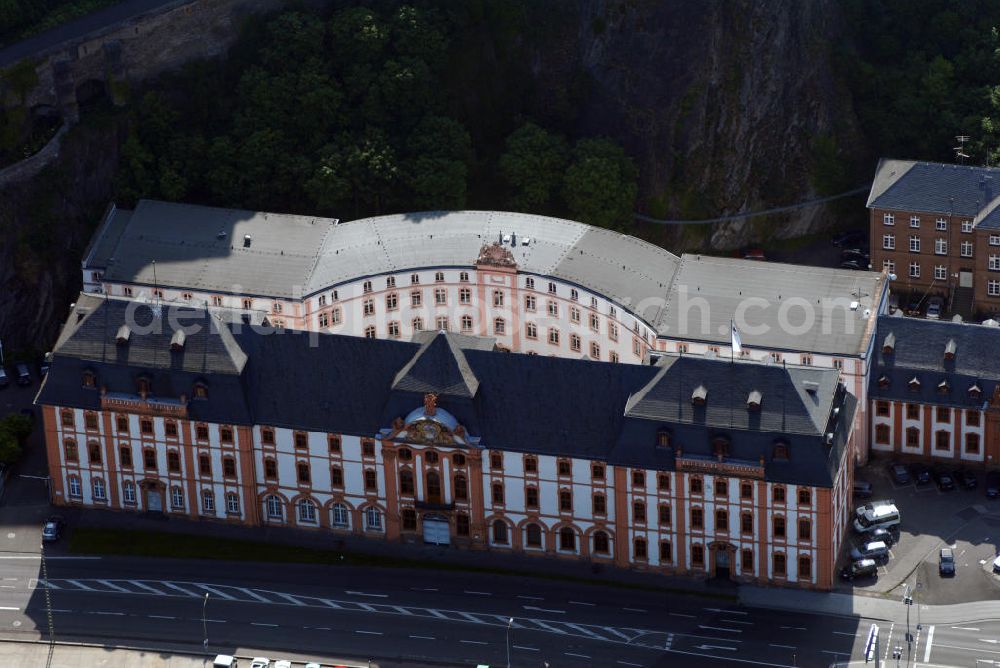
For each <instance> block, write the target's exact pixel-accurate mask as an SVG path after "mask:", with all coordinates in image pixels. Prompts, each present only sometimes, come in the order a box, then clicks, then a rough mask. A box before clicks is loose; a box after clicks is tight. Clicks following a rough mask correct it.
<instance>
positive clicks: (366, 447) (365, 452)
mask: <svg viewBox="0 0 1000 668" xmlns="http://www.w3.org/2000/svg"><path fill="white" fill-rule="evenodd" d="M361 456H362V457H374V456H375V442H374V441H361Z"/></svg>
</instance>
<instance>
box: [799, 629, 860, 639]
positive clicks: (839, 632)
mask: <svg viewBox="0 0 1000 668" xmlns="http://www.w3.org/2000/svg"><path fill="white" fill-rule="evenodd" d="M782 628H784V627H782ZM831 633H836V634H837V635H838V636H851V637H852V638H853V637H854V636H856V635H858V633H857V631H855V632H854V633H848V632H847V631H831Z"/></svg>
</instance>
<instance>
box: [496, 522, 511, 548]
mask: <svg viewBox="0 0 1000 668" xmlns="http://www.w3.org/2000/svg"><path fill="white" fill-rule="evenodd" d="M507 541H508V538H507V524H506V523H505V522H504V521H503V520H494V522H493V542H494V543H496V544H498V545H506V544H507Z"/></svg>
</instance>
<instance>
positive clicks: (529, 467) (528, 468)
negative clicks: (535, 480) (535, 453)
mask: <svg viewBox="0 0 1000 668" xmlns="http://www.w3.org/2000/svg"><path fill="white" fill-rule="evenodd" d="M524 472H525V473H538V460H537V459H536V458H534V457H525V458H524Z"/></svg>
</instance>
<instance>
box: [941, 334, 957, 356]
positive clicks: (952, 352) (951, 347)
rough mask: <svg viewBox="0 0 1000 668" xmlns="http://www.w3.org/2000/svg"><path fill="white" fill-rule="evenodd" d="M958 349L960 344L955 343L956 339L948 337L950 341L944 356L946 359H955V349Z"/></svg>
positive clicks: (945, 348)
mask: <svg viewBox="0 0 1000 668" xmlns="http://www.w3.org/2000/svg"><path fill="white" fill-rule="evenodd" d="M957 349H958V344H956V343H955V339H948V343H947V345H945V347H944V358H945V359H946V360H953V359H955V351H956V350H957Z"/></svg>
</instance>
